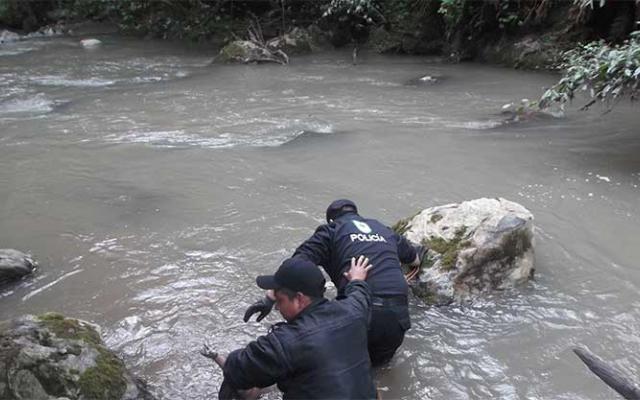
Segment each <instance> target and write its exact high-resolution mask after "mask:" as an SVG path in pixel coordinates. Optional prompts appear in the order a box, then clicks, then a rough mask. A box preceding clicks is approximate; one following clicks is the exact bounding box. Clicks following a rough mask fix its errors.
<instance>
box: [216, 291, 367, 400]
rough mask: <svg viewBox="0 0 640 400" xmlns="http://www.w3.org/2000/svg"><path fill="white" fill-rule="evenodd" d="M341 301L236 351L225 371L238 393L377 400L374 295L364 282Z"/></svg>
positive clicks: (321, 305)
mask: <svg viewBox="0 0 640 400" xmlns="http://www.w3.org/2000/svg"><path fill="white" fill-rule="evenodd" d="M344 292H345V295H346V298H345V299H343V300H341V301H328V300H327V299H321V300H318V301H316V302H314V303H313V304H311V305H310V306H308V307H307V308H306V309H304V310H303V311H302V312H301V313H300V314H298V315H297V316H296V318H295V319H293V320H292V321H290V322H286V323H280V324H276V325H275V326H274V327H273V328H272V330H271V331H270V332H269V333H268V334H267V335H266V336H261V337H259V338H258V340H256V341H254V342H251V343H249V345H248V346H247V347H245V348H244V349H240V350H236V351H233V352H232V353H231V354H229V357H227V361H226V363H225V366H224V379H225V383H226V384H229V385H231V386H232V387H234V388H235V389H249V388H251V387H267V386H270V385H272V384H274V383H277V384H278V388H279V389H280V390H281V391H282V392H283V399H285V400H286V399H375V398H376V391H375V386H374V384H373V380H372V376H371V365H370V361H369V354H368V352H367V329H368V323H369V315H370V312H371V292H370V290H369V287H368V285H367V284H366V283H365V282H363V281H353V282H350V283H349V284H347V285H346V287H345V291H344Z"/></svg>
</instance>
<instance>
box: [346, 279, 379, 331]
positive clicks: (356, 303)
mask: <svg viewBox="0 0 640 400" xmlns="http://www.w3.org/2000/svg"><path fill="white" fill-rule="evenodd" d="M344 294H345V297H346V298H345V299H343V300H340V301H343V302H348V303H349V304H351V306H352V307H353V309H354V310H355V311H356V312H357V313H358V314H360V315H362V316H364V317H365V318H366V319H367V324H368V323H369V320H370V319H371V296H372V295H371V289H370V287H369V284H368V283H367V282H365V281H361V280H353V281H351V282H349V283H347V286H345V288H344Z"/></svg>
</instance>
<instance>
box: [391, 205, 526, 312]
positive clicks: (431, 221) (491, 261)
mask: <svg viewBox="0 0 640 400" xmlns="http://www.w3.org/2000/svg"><path fill="white" fill-rule="evenodd" d="M395 229H396V231H398V232H400V233H404V235H405V236H406V237H407V239H409V241H411V242H413V243H415V244H418V243H420V244H423V245H425V246H426V247H428V248H429V251H428V253H427V262H423V265H422V266H421V270H420V271H419V274H418V278H417V280H416V281H415V282H413V285H412V289H413V291H414V294H416V295H417V296H419V297H421V298H423V299H424V300H425V301H427V302H429V303H432V304H448V303H451V302H461V301H465V300H470V299H473V298H474V297H475V296H476V295H478V294H480V293H485V292H489V291H492V290H496V289H506V288H508V287H512V286H514V285H517V284H520V283H523V282H526V281H527V280H529V279H530V278H531V277H533V273H534V251H533V245H534V238H533V215H532V214H531V213H530V212H529V211H528V210H527V209H526V208H524V207H523V206H521V205H519V204H517V203H514V202H511V201H508V200H505V199H502V198H498V199H488V198H481V199H476V200H472V201H466V202H463V203H460V204H447V205H444V206H439V207H431V208H427V209H425V210H423V211H421V212H420V213H418V214H417V215H415V216H414V217H411V218H408V219H406V220H402V221H400V222H399V223H398V224H396V226H395Z"/></svg>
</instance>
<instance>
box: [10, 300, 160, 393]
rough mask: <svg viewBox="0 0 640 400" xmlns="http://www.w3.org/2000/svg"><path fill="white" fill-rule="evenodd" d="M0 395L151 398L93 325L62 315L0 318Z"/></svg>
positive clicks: (50, 314)
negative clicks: (3, 319)
mask: <svg viewBox="0 0 640 400" xmlns="http://www.w3.org/2000/svg"><path fill="white" fill-rule="evenodd" d="M0 398H1V399H6V400H14V399H15V400H18V399H31V400H40V399H43V400H44V399H69V400H75V399H78V400H85V399H86V400H89V399H91V400H99V399H104V400H107V399H109V400H116V399H152V396H151V395H150V394H149V393H148V392H147V390H146V388H145V386H144V384H143V383H142V382H141V381H139V380H137V379H135V378H134V377H133V376H132V375H131V374H130V373H129V372H128V371H127V370H126V368H125V366H124V363H123V362H122V360H120V359H119V358H118V357H117V356H116V355H115V354H114V353H113V352H111V351H110V350H109V349H107V348H106V347H105V345H104V344H103V342H102V340H101V339H100V335H99V334H98V332H97V330H96V328H95V326H94V325H92V324H90V323H88V322H85V321H81V320H76V319H70V318H65V317H64V316H62V315H60V314H54V313H49V314H43V315H40V316H33V315H26V316H22V317H19V318H16V319H13V320H11V321H4V322H1V323H0Z"/></svg>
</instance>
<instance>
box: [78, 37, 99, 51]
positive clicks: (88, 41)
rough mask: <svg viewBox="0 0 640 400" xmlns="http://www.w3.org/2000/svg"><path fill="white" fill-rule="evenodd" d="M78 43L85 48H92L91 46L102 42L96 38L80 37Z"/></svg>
mask: <svg viewBox="0 0 640 400" xmlns="http://www.w3.org/2000/svg"><path fill="white" fill-rule="evenodd" d="M80 44H81V45H82V47H84V48H85V49H93V48H96V47H98V46H100V45H101V44H102V42H101V41H100V40H98V39H82V40H81V41H80Z"/></svg>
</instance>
